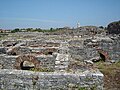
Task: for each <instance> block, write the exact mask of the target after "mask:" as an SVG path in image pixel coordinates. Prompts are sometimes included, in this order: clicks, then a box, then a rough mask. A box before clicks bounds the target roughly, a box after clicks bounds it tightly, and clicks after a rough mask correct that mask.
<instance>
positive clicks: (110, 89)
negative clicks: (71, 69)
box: [96, 61, 120, 90]
mask: <svg viewBox="0 0 120 90" xmlns="http://www.w3.org/2000/svg"><path fill="white" fill-rule="evenodd" d="M96 66H97V68H98V69H99V70H100V71H101V72H102V73H103V74H104V88H105V90H119V88H120V61H119V62H116V63H113V64H108V63H106V62H98V63H96Z"/></svg>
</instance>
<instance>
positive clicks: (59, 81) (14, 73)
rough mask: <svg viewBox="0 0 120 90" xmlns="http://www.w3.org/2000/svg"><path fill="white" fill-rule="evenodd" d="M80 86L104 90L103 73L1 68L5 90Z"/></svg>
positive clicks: (38, 89) (1, 80)
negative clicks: (47, 71) (49, 71)
mask: <svg viewBox="0 0 120 90" xmlns="http://www.w3.org/2000/svg"><path fill="white" fill-rule="evenodd" d="M80 87H86V88H88V89H89V88H91V87H95V88H96V89H97V90H103V74H101V73H100V72H96V73H92V72H84V73H82V74H80V73H76V74H72V73H58V72H53V73H43V72H31V71H21V70H19V71H18V70H0V89H5V90H10V89H12V90H21V89H22V90H24V89H25V90H53V89H54V90H58V89H64V90H69V89H80Z"/></svg>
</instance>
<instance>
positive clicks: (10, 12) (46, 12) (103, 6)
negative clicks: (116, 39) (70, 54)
mask: <svg viewBox="0 0 120 90" xmlns="http://www.w3.org/2000/svg"><path fill="white" fill-rule="evenodd" d="M118 20H120V0H0V28H2V29H14V28H28V27H31V28H38V27H40V28H51V27H53V28H56V27H64V26H70V27H76V24H77V22H80V25H81V26H86V25H95V26H100V25H103V26H106V25H107V24H108V23H110V22H112V21H118Z"/></svg>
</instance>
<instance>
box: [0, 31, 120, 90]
mask: <svg viewBox="0 0 120 90" xmlns="http://www.w3.org/2000/svg"><path fill="white" fill-rule="evenodd" d="M33 34H34V35H33ZM33 34H28V35H29V36H31V35H32V36H36V37H32V36H31V37H30V38H27V35H24V34H23V33H22V34H21V33H17V34H15V35H16V37H17V36H19V39H17V38H16V39H15V38H14V37H13V36H12V38H14V40H13V39H10V38H11V36H9V37H8V39H6V40H1V41H0V46H1V47H0V68H1V70H0V89H5V90H11V89H12V90H21V89H22V90H79V89H82V88H86V89H88V90H92V88H96V89H97V90H103V74H102V73H100V72H99V70H98V69H96V68H95V67H94V65H93V63H94V62H97V61H100V60H102V61H106V62H113V61H114V62H115V61H117V60H119V58H120V51H119V50H120V47H119V46H120V41H119V39H120V37H119V36H117V37H112V38H110V37H109V36H99V35H96V36H94V38H93V37H88V36H85V37H79V36H62V35H57V36H56V35H41V34H40V35H39V34H38V33H33ZM36 34H37V35H36ZM24 36H26V38H25V37H24ZM22 37H24V39H23V38H22Z"/></svg>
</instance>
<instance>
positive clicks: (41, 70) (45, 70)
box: [30, 68, 54, 72]
mask: <svg viewBox="0 0 120 90" xmlns="http://www.w3.org/2000/svg"><path fill="white" fill-rule="evenodd" d="M30 71H35V72H54V70H52V69H49V68H40V69H36V68H32V69H30Z"/></svg>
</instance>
